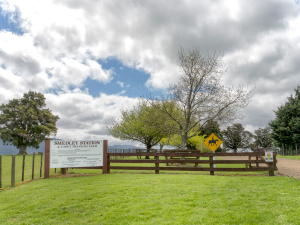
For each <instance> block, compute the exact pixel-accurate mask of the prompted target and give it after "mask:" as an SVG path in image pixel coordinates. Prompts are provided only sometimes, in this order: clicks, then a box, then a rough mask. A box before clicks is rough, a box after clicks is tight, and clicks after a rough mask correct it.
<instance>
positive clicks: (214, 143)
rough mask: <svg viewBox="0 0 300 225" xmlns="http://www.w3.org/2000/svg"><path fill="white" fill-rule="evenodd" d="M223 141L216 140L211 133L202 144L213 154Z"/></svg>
mask: <svg viewBox="0 0 300 225" xmlns="http://www.w3.org/2000/svg"><path fill="white" fill-rule="evenodd" d="M222 143H223V141H222V140H221V139H220V138H218V137H217V136H216V135H215V134H214V133H211V135H209V137H208V138H206V140H205V141H204V144H205V145H206V146H207V147H208V148H209V149H210V150H212V152H213V153H215V151H216V150H217V149H218V148H219V147H220V145H221V144H222ZM213 160H216V158H215V156H213ZM213 168H216V164H213Z"/></svg>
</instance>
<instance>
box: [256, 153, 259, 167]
mask: <svg viewBox="0 0 300 225" xmlns="http://www.w3.org/2000/svg"><path fill="white" fill-rule="evenodd" d="M255 158H256V168H259V163H258V162H257V160H258V156H256V157H255Z"/></svg>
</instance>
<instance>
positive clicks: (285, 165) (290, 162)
mask: <svg viewBox="0 0 300 225" xmlns="http://www.w3.org/2000/svg"><path fill="white" fill-rule="evenodd" d="M218 158H219V159H233V160H236V159H245V160H246V159H248V157H218ZM276 166H277V168H278V171H277V172H278V174H279V175H283V176H286V177H295V178H297V179H300V160H296V159H280V158H277V165H276Z"/></svg>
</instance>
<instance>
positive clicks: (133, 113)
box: [107, 99, 169, 158]
mask: <svg viewBox="0 0 300 225" xmlns="http://www.w3.org/2000/svg"><path fill="white" fill-rule="evenodd" d="M167 122H168V121H167V120H166V119H165V118H164V115H162V114H161V113H160V112H159V111H158V110H156V109H155V108H154V107H153V106H151V105H149V104H148V102H147V101H145V100H143V99H140V100H139V102H138V104H137V105H136V106H134V107H133V108H132V109H130V110H124V109H122V110H121V116H120V118H119V119H117V120H115V121H114V122H113V125H112V126H111V127H107V134H108V135H112V136H113V137H115V138H120V139H121V140H131V141H138V142H141V143H143V144H144V145H145V147H146V149H147V152H149V151H150V149H151V148H152V147H153V146H154V145H157V144H158V143H159V141H160V140H161V139H162V138H164V137H167V136H168V134H169V133H168V132H165V130H164V129H162V125H163V124H164V123H167ZM147 158H149V157H147Z"/></svg>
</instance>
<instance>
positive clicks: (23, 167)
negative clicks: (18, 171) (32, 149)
mask: <svg viewBox="0 0 300 225" xmlns="http://www.w3.org/2000/svg"><path fill="white" fill-rule="evenodd" d="M24 173H25V154H23V163H22V181H24Z"/></svg>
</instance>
